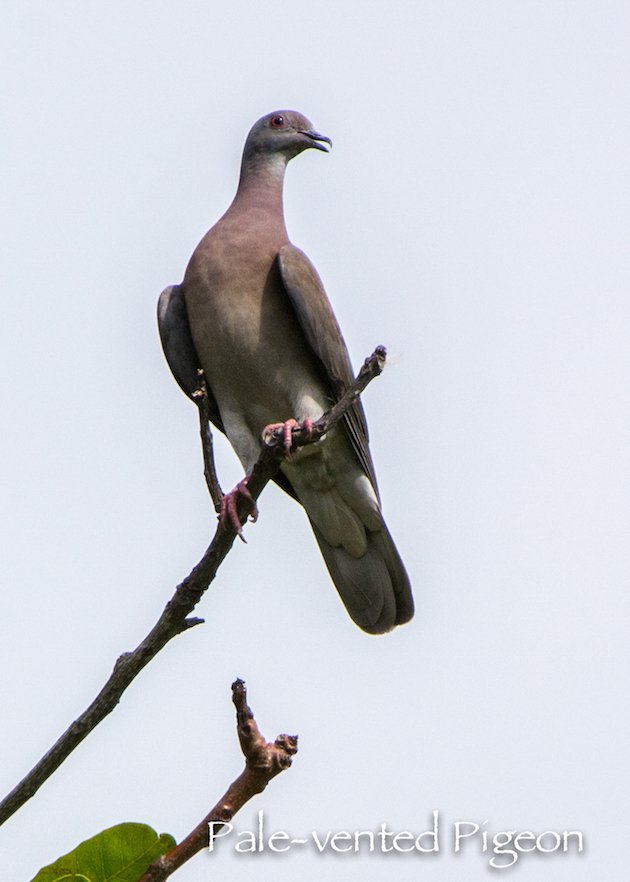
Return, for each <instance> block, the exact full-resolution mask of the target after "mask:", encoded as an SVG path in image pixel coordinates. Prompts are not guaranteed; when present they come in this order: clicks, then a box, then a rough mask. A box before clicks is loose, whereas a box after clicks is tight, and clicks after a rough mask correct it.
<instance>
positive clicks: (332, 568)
mask: <svg viewBox="0 0 630 882" xmlns="http://www.w3.org/2000/svg"><path fill="white" fill-rule="evenodd" d="M311 526H312V528H313V532H314V533H315V538H316V539H317V542H318V544H319V548H320V551H321V553H322V556H323V558H324V560H325V562H326V566H327V567H328V571H329V573H330V575H331V578H332V580H333V582H334V583H335V587H336V588H337V591H338V592H339V596H340V597H341V599H342V601H343V602H344V605H345V607H346V609H347V610H348V613H349V614H350V617H351V618H352V619H353V621H354V622H356V624H357V625H358V626H359V628H362V630H364V631H366V632H367V633H368V634H385V633H386V632H387V631H391V629H392V628H393V627H394V626H395V625H402V624H404V623H405V622H408V621H409V620H410V619H411V618H412V616H413V612H414V605H413V597H412V596H411V584H410V582H409V576H408V575H407V572H406V570H405V566H404V564H403V562H402V560H401V559H400V555H399V554H398V550H397V549H396V546H395V545H394V540H393V539H392V537H391V536H390V533H389V530H388V529H387V527H386V526H385V524H384V523H382V527H381V529H380V530H377V531H370V530H366V537H367V551H366V552H365V554H363V555H362V556H361V557H353V556H352V555H351V554H349V553H348V552H347V551H346V549H345V548H344V547H343V546H339V547H334V546H333V545H330V543H328V542H327V541H326V539H325V538H324V536H323V535H322V533H321V531H320V530H319V529H318V527H317V526H316V525H315V524H314V523H313V521H312V520H311Z"/></svg>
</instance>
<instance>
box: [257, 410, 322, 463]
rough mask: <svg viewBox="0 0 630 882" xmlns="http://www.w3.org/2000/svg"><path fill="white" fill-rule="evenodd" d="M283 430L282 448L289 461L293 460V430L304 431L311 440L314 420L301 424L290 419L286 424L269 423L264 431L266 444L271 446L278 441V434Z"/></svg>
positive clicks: (307, 419) (306, 420)
mask: <svg viewBox="0 0 630 882" xmlns="http://www.w3.org/2000/svg"><path fill="white" fill-rule="evenodd" d="M280 429H282V446H283V447H284V453H285V456H286V457H287V459H291V451H292V448H293V430H294V429H295V430H297V431H304V432H306V433H307V434H308V436H309V438H310V436H311V435H312V433H313V420H311V419H309V418H308V417H307V418H306V419H305V420H303V421H302V422H301V423H298V421H297V420H294V419H290V420H286V422H284V423H269V425H268V426H265V428H264V429H263V430H262V438H263V441H264V442H265V444H267V445H271V444H272V443H273V442H274V441H275V440H276V439H277V434H276V433H277V432H278V431H279V430H280Z"/></svg>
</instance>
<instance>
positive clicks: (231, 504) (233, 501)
mask: <svg viewBox="0 0 630 882" xmlns="http://www.w3.org/2000/svg"><path fill="white" fill-rule="evenodd" d="M248 480H249V476H247V475H246V476H245V477H244V478H243V480H242V481H239V482H238V484H237V485H236V487H234V489H233V490H230V492H229V493H225V494H224V496H223V498H222V499H221V509H220V511H219V520H220V521H221V522H222V523H225V522H226V521H227V522H229V524H230V525H231V526H232V529H233V530H234V532H235V533H236V534H237V535H238V537H239V538H240V539H241V540H242V541H243V542H245V541H246V540H245V537H244V536H243V528H242V527H241V521H240V519H239V516H238V511H237V508H238V503H239V498H240V499H245V500H246V501H247V503H248V506H249V510H250V517H251V519H252V521H255V520H257V518H258V507H257V505H256V500H255V499H254V497H253V496H252V494H251V493H250V492H249V490H248V489H247V481H248Z"/></svg>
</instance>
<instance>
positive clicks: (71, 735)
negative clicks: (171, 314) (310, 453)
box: [0, 346, 386, 824]
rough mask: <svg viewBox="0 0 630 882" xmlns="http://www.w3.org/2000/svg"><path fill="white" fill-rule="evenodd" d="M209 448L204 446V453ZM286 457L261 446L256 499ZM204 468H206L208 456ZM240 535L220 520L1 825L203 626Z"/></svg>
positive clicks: (318, 426) (307, 439) (6, 805)
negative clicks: (148, 670)
mask: <svg viewBox="0 0 630 882" xmlns="http://www.w3.org/2000/svg"><path fill="white" fill-rule="evenodd" d="M385 355H386V352H385V347H383V346H379V347H377V348H376V349H375V351H374V352H373V354H372V355H371V356H370V357H369V358H367V359H366V360H365V362H364V364H363V367H362V368H361V370H360V371H359V374H358V375H357V378H356V380H355V383H354V384H353V385H352V386H351V387H350V388H349V389H348V391H347V392H346V393H345V394H344V395H343V396H342V398H341V399H340V400H339V401H338V402H337V403H336V404H335V405H334V406H333V407H332V408H331V410H330V411H328V413H326V414H324V416H322V417H321V419H319V420H317V422H316V423H314V424H313V429H312V432H310V433H309V432H307V431H304V430H297V431H295V432H294V433H293V446H294V447H301V446H303V445H305V444H312V443H313V442H315V441H317V440H318V439H319V438H321V437H322V435H324V434H325V433H326V432H329V431H330V429H332V427H333V426H334V425H335V424H336V423H337V422H339V420H340V419H341V418H342V417H343V415H344V413H345V412H346V411H347V410H348V408H349V407H350V406H351V405H352V403H353V402H354V401H355V400H356V399H357V398H358V396H359V395H360V394H361V392H362V391H363V390H364V389H365V387H366V386H367V385H368V383H369V382H370V381H371V380H373V379H374V377H377V376H379V375H380V373H381V372H382V370H383V367H384V363H385ZM202 440H203V436H202ZM205 449H206V448H205V446H204V451H205ZM283 456H284V449H283V445H282V444H281V443H277V444H275V445H274V446H266V447H264V448H263V450H262V452H261V454H260V457H259V459H258V462H257V463H256V465H255V466H254V468H253V470H252V474H251V476H250V478H249V480H248V483H247V487H248V490H249V492H250V493H251V496H252V497H253V498H254V499H257V498H258V497H259V496H260V494H261V493H262V491H263V489H264V488H265V485H266V484H267V482H268V481H270V480H271V478H273V476H274V475H275V474H276V472H277V471H278V469H279V467H280V462H281V460H282V458H283ZM204 464H206V459H205V454H204ZM210 464H211V467H212V471H214V464H213V463H212V460H210ZM217 486H218V482H217ZM211 493H212V491H211ZM250 510H251V507H248V504H247V500H241V501H240V502H239V505H238V509H237V511H238V516H239V519H240V523H241V524H244V523H245V521H246V520H247V517H248V514H249V511H250ZM236 535H237V534H236V533H235V531H234V528H233V527H232V525H231V523H230V522H229V520H228V519H225V520H222V521H219V524H218V526H217V529H216V533H215V535H214V538H213V540H212V542H211V543H210V545H209V547H208V548H207V550H206V552H205V554H204V555H203V557H202V558H201V560H200V561H199V563H198V564H197V565H196V566H195V567H194V568H193V569H192V571H191V572H190V573H189V574H188V576H186V578H185V579H184V580H183V581H182V582H180V584H179V585H178V586H177V588H176V589H175V593H174V595H173V597H172V598H171V599H170V600H169V602H168V603H167V604H166V607H165V608H164V611H163V612H162V615H161V616H160V618H159V619H158V621H157V622H156V624H155V625H154V626H153V628H152V629H151V631H150V632H149V633H148V634H147V636H146V637H145V638H144V640H143V641H142V642H141V643H140V644H139V645H138V646H137V647H136V648H135V649H134V650H133V651H132V652H126V653H123V655H121V656H120V657H119V659H118V660H117V662H116V664H115V665H114V670H113V671H112V674H111V676H110V677H109V679H108V680H107V682H106V683H105V685H104V686H103V688H102V689H101V691H100V692H99V694H98V695H97V696H96V698H95V699H94V701H93V702H92V703H91V704H90V706H89V707H88V708H87V709H86V710H85V711H83V713H82V714H81V715H80V716H79V717H77V719H76V720H75V721H74V723H72V724H71V725H70V726H69V728H68V729H66V731H65V732H64V733H63V735H61V737H60V738H59V739H58V740H57V741H56V743H55V744H54V745H53V746H52V747H51V749H50V750H49V751H48V752H47V753H46V754H45V755H44V756H43V757H42V758H41V759H40V760H39V762H38V763H37V764H36V765H35V766H34V767H33V768H32V769H31V771H30V772H29V773H28V774H27V775H26V776H25V777H24V778H23V779H22V781H20V783H19V784H18V785H17V786H16V787H15V788H14V789H13V790H12V791H11V792H10V793H9V794H8V795H7V796H6V797H5V798H4V799H3V800H2V802H0V824H3V823H4V822H5V821H6V820H7V819H8V818H10V817H11V815H13V814H14V813H15V812H16V811H17V810H18V809H19V808H20V807H21V806H22V805H24V803H25V802H26V801H27V800H28V799H30V798H31V797H32V796H33V795H34V794H35V793H36V792H37V791H38V790H39V788H40V787H41V785H42V784H43V783H44V782H45V781H46V780H47V779H48V778H50V776H51V775H52V774H53V772H55V771H56V770H57V769H58V768H59V766H60V765H61V764H62V763H63V761H64V760H65V759H67V757H68V756H69V755H70V754H71V753H72V751H73V750H74V749H75V748H76V747H77V746H78V745H79V744H80V743H81V742H82V741H83V739H84V738H86V737H87V735H89V733H90V732H91V731H92V729H94V728H95V727H96V726H97V725H98V724H99V723H100V722H101V721H102V720H103V719H104V718H105V717H106V716H107V715H108V714H109V713H111V712H112V711H113V710H114V708H115V707H116V705H117V704H118V702H119V701H120V698H121V696H122V694H123V693H124V691H125V689H126V688H127V687H128V686H129V684H130V683H131V682H132V681H133V680H134V679H135V678H136V677H137V676H138V674H139V673H140V671H141V670H142V669H143V668H144V667H145V666H146V665H148V664H149V662H150V661H151V659H152V658H154V656H156V655H157V653H158V652H159V651H160V650H161V649H162V648H163V647H164V646H165V645H166V644H167V643H168V642H169V640H172V639H173V637H176V636H177V635H178V634H181V633H182V632H184V631H187V630H190V628H191V627H193V626H194V625H197V624H199V623H200V621H201V620H199V619H196V618H188V617H189V616H190V613H191V612H192V611H193V609H194V608H195V606H196V605H197V603H198V602H199V600H200V599H201V597H202V595H203V593H204V592H205V591H206V590H207V588H208V587H209V585H210V583H211V582H212V581H213V580H214V577H215V576H216V573H217V570H218V569H219V567H220V565H221V564H222V563H223V560H224V559H225V557H226V556H227V554H228V552H229V551H230V549H231V547H232V545H233V544H234V539H235V538H236Z"/></svg>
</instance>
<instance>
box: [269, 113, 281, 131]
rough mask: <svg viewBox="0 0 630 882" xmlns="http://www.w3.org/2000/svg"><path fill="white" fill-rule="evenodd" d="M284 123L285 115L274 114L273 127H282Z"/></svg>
mask: <svg viewBox="0 0 630 882" xmlns="http://www.w3.org/2000/svg"><path fill="white" fill-rule="evenodd" d="M283 125H284V117H283V116H273V117H272V118H271V127H272V129H281V128H282V126H283Z"/></svg>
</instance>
